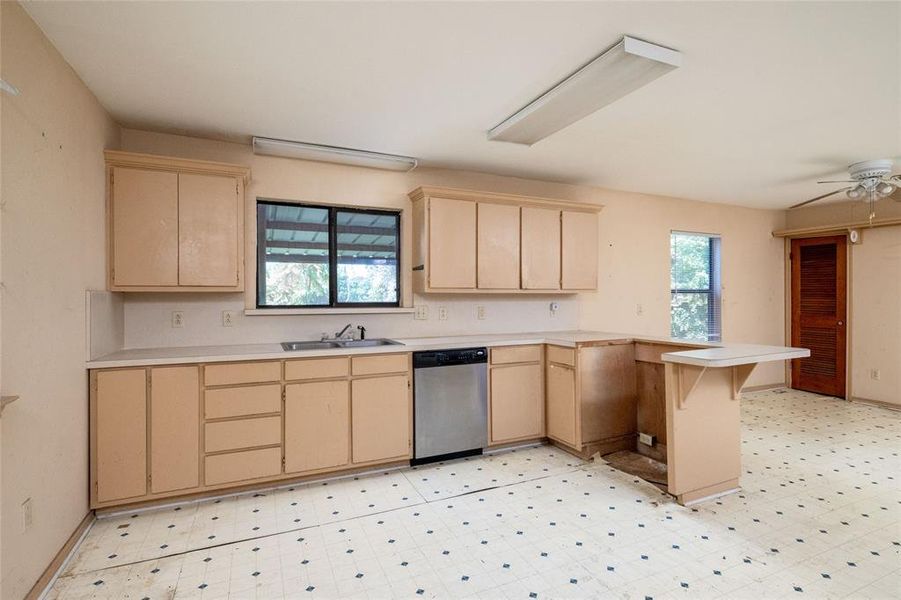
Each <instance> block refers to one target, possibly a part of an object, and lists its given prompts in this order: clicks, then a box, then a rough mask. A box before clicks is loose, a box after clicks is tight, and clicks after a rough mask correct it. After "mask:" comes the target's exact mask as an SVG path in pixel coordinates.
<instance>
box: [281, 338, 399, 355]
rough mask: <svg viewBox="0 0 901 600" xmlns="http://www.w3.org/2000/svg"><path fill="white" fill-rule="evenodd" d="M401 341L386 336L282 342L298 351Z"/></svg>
mask: <svg viewBox="0 0 901 600" xmlns="http://www.w3.org/2000/svg"><path fill="white" fill-rule="evenodd" d="M398 345H400V342H395V341H394V340H387V339H384V338H374V339H371V340H330V341H322V342H315V341H314V342H282V348H284V350H285V351H286V352H298V351H301V350H330V349H332V348H372V347H375V346H398Z"/></svg>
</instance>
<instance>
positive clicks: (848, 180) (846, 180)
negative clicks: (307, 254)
mask: <svg viewBox="0 0 901 600" xmlns="http://www.w3.org/2000/svg"><path fill="white" fill-rule="evenodd" d="M817 183H857V181H856V180H854V179H839V180H838V181H817Z"/></svg>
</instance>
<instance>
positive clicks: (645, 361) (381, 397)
mask: <svg viewBox="0 0 901 600" xmlns="http://www.w3.org/2000/svg"><path fill="white" fill-rule="evenodd" d="M395 341H397V342H399V344H397V345H392V346H375V347H368V348H331V349H326V350H311V351H300V352H286V351H284V350H283V349H282V347H281V346H280V345H279V344H251V345H240V346H238V345H235V346H199V347H183V348H147V349H127V350H121V351H118V352H114V353H112V354H109V355H106V356H103V357H101V358H99V359H96V360H91V361H89V362H88V363H87V364H86V366H87V368H88V369H89V370H90V373H91V376H90V382H91V421H92V440H91V470H92V478H91V481H92V485H91V503H92V506H93V507H94V508H98V509H103V508H112V507H119V506H124V505H134V504H140V503H148V502H154V501H159V500H161V499H166V498H174V497H185V496H194V495H204V494H207V495H208V494H209V493H211V492H214V491H222V490H225V489H235V488H238V489H246V488H251V487H255V486H256V487H260V486H263V485H267V484H268V485H271V484H273V483H278V482H284V481H288V480H295V479H302V478H310V477H322V476H324V475H326V474H339V473H341V472H352V471H359V470H366V469H371V468H374V467H377V466H378V467H381V466H385V465H398V464H407V463H408V461H409V460H410V458H411V456H412V444H413V442H412V440H413V437H412V429H413V424H412V414H413V406H412V403H413V395H412V369H411V353H412V352H415V351H421V350H442V349H452V348H470V347H477V346H480V347H485V348H488V349H489V359H488V362H489V383H488V390H489V393H488V411H489V426H488V427H489V431H488V446H489V447H492V448H494V447H503V446H510V445H517V444H523V443H528V442H534V441H540V440H543V439H548V440H550V441H551V443H553V444H555V445H557V446H559V447H561V448H563V449H565V450H567V451H569V452H571V453H573V454H575V455H577V456H580V457H582V458H589V457H591V456H592V455H594V454H596V453H600V454H601V455H604V454H608V453H611V452H615V451H619V450H638V451H639V452H642V453H643V454H647V455H648V456H651V457H654V458H657V459H658V460H661V461H665V462H666V464H667V488H666V489H667V491H668V492H669V493H670V494H671V495H673V496H675V498H676V499H677V500H678V501H679V502H680V503H682V504H690V503H693V502H697V501H701V500H704V499H707V498H711V497H715V496H718V495H722V494H724V493H728V492H731V491H735V490H737V489H738V488H739V476H740V472H741V451H740V444H741V432H740V398H741V389H742V387H743V386H744V383H745V381H747V378H748V376H749V375H750V373H751V371H752V370H753V369H754V366H755V365H756V364H757V363H760V362H769V361H783V360H789V359H793V358H803V357H806V356H809V351H808V350H805V349H799V348H787V347H779V346H757V345H748V344H710V343H704V342H689V341H685V340H674V339H671V338H655V337H651V336H636V335H629V334H617V333H604V332H590V331H570V332H539V333H522V334H486V335H467V336H453V337H440V338H409V339H397V340H395ZM508 369H517V371H515V372H514V371H507V370H508ZM505 373H509V374H513V375H515V376H514V377H505V376H504V375H505ZM536 381H537V382H540V384H539V385H538V386H537V388H538V389H535V387H536V386H530V388H529V389H525V388H523V384H522V383H521V382H536ZM156 392H159V393H156ZM639 433H644V434H646V435H650V436H651V437H652V439H653V440H654V442H653V444H652V445H651V446H646V445H645V444H639V443H637V439H638V434H639ZM189 456H196V457H197V459H196V460H185V457H189Z"/></svg>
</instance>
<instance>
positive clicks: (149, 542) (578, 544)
mask: <svg viewBox="0 0 901 600" xmlns="http://www.w3.org/2000/svg"><path fill="white" fill-rule="evenodd" d="M742 427H743V432H742V434H743V440H742V444H743V447H742V454H743V470H744V472H743V474H742V478H741V484H742V490H741V491H740V492H738V493H735V494H732V495H729V496H726V497H723V498H720V499H718V500H713V501H709V502H706V503H704V504H701V505H698V506H695V507H691V508H685V507H682V506H679V505H678V504H676V503H675V502H674V501H673V500H672V499H671V498H670V497H669V496H667V495H666V494H663V493H661V492H660V491H659V490H658V489H657V488H655V487H654V486H653V485H651V484H649V483H647V482H645V481H642V480H640V479H636V478H635V477H632V476H630V475H627V474H625V473H623V472H621V471H617V470H615V469H613V468H612V467H610V466H609V465H607V464H606V463H604V462H603V461H600V462H584V461H581V460H579V459H577V458H574V457H572V456H570V455H569V454H566V453H564V452H562V451H560V450H558V449H556V448H553V447H550V446H537V447H530V448H521V449H518V450H514V451H507V452H503V453H498V454H493V455H488V456H483V457H477V458H470V459H462V460H457V461H452V462H447V463H438V464H433V465H427V466H421V467H414V468H407V469H403V470H394V471H386V472H379V473H374V474H367V475H360V476H353V477H347V478H343V479H334V480H330V481H324V482H317V483H308V484H303V485H295V486H292V487H286V488H279V489H273V490H267V491H261V492H254V493H247V494H241V495H235V496H229V497H225V498H220V499H215V500H206V501H200V502H193V503H188V504H182V505H178V506H170V507H165V508H160V509H156V510H150V511H144V512H137V513H134V514H118V515H115V516H109V517H105V518H101V519H98V520H97V521H96V522H95V523H94V525H93V527H92V528H91V530H90V531H89V532H88V534H87V536H86V537H85V539H84V541H83V542H82V543H81V545H80V546H79V548H78V549H77V551H76V553H75V555H74V556H73V557H72V559H71V560H70V561H69V562H68V564H67V565H66V567H65V570H64V572H63V573H62V574H61V576H60V577H59V578H57V580H56V581H55V583H54V585H53V587H52V588H51V589H50V590H49V592H48V593H47V595H46V597H47V598H49V599H52V600H74V599H87V598H109V599H137V600H141V599H154V600H155V599H167V600H172V599H175V598H186V599H187V598H192V599H193V598H196V599H210V598H232V599H267V600H268V599H282V598H292V599H293V598H375V599H380V598H386V599H387V598H414V599H416V598H487V599H503V598H523V599H531V598H624V599H626V598H629V599H631V598H638V599H648V598H652V599H653V598H691V599H695V598H749V599H754V600H759V599H761V598H764V599H768V598H804V597H807V598H861V599H863V598H886V599H888V598H899V597H901V488H899V477H901V468H899V467H901V459H899V455H898V453H899V450H901V413H898V412H893V411H889V410H886V409H882V408H877V407H873V406H868V405H864V404H858V403H848V402H844V401H841V400H836V399H834V398H828V397H824V396H817V395H815V394H808V393H805V392H798V391H794V390H769V391H765V392H756V393H749V394H745V395H744V397H743V399H742Z"/></svg>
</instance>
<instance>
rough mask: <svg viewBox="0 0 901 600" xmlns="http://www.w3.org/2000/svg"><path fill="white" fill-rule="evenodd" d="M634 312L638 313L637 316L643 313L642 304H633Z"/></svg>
mask: <svg viewBox="0 0 901 600" xmlns="http://www.w3.org/2000/svg"><path fill="white" fill-rule="evenodd" d="M635 314H636V315H638V316H639V317H640V316H641V315H643V314H644V306H642V305H641V304H636V305H635Z"/></svg>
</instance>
